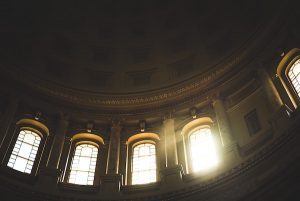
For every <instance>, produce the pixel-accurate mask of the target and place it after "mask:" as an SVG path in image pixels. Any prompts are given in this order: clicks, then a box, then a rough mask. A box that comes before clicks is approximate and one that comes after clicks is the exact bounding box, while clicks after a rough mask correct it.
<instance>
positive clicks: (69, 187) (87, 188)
mask: <svg viewBox="0 0 300 201" xmlns="http://www.w3.org/2000/svg"><path fill="white" fill-rule="evenodd" d="M58 189H59V190H61V191H63V192H72V193H74V192H76V193H79V194H81V193H97V192H98V191H99V186H93V185H79V184H70V183H59V184H58Z"/></svg>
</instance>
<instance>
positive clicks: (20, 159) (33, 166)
mask: <svg viewBox="0 0 300 201" xmlns="http://www.w3.org/2000/svg"><path fill="white" fill-rule="evenodd" d="M16 126H17V129H16V131H17V132H16V133H15V135H14V139H15V141H13V142H14V144H11V145H10V146H9V150H10V151H9V153H10V155H8V156H6V157H5V159H4V160H5V161H6V163H7V167H10V168H12V169H14V170H17V171H20V172H23V173H27V174H35V173H36V172H37V169H38V166H39V161H40V159H41V152H42V149H43V147H44V144H45V141H46V136H47V135H48V134H49V130H48V128H47V127H46V126H45V125H44V124H43V123H41V122H40V121H38V120H35V119H21V120H20V121H18V122H17V123H16Z"/></svg>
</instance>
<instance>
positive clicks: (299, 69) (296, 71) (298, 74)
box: [288, 59, 300, 97]
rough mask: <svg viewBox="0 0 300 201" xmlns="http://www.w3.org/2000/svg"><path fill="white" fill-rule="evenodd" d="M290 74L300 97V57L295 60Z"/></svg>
mask: <svg viewBox="0 0 300 201" xmlns="http://www.w3.org/2000/svg"><path fill="white" fill-rule="evenodd" d="M288 76H289V78H290V80H291V82H292V84H293V87H294V89H295V90H296V92H297V94H298V96H299V97H300V59H298V60H297V61H295V63H294V64H293V65H292V67H291V68H290V70H289V72H288Z"/></svg>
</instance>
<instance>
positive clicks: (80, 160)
mask: <svg viewBox="0 0 300 201" xmlns="http://www.w3.org/2000/svg"><path fill="white" fill-rule="evenodd" d="M97 155H98V148H97V147H95V146H94V145H90V144H81V145H78V146H77V147H76V149H75V156H74V158H73V161H72V165H71V173H70V178H69V183H74V184H81V185H93V182H94V174H95V168H96V160H97ZM91 178H92V179H91Z"/></svg>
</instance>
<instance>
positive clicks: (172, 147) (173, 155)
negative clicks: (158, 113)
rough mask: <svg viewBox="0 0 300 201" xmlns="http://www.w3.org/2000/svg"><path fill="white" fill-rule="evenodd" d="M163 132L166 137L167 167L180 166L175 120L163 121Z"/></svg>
mask: <svg viewBox="0 0 300 201" xmlns="http://www.w3.org/2000/svg"><path fill="white" fill-rule="evenodd" d="M163 131H164V135H165V136H164V137H165V153H166V166H167V167H173V166H176V165H178V157H177V147H176V134H175V126H174V119H173V118H167V119H165V120H164V121H163Z"/></svg>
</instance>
